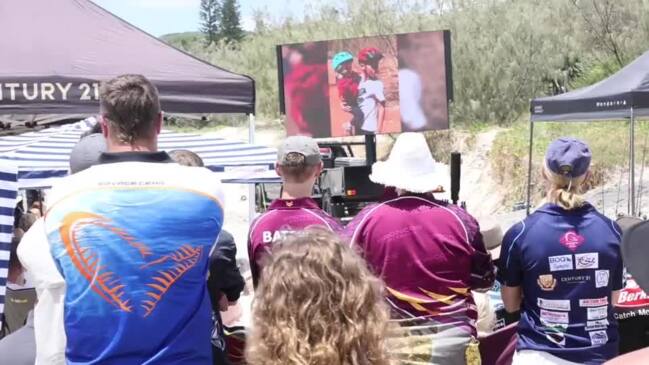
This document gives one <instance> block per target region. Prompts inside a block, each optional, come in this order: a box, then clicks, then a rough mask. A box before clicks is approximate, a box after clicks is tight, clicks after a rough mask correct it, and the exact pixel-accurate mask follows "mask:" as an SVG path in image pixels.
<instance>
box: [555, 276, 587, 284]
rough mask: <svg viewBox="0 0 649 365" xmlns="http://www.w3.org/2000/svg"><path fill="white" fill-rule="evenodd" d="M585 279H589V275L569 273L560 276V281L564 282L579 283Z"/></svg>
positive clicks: (585, 280)
mask: <svg viewBox="0 0 649 365" xmlns="http://www.w3.org/2000/svg"><path fill="white" fill-rule="evenodd" d="M587 281H590V275H571V276H564V277H562V278H561V282H562V283H566V284H581V283H585V282H587Z"/></svg>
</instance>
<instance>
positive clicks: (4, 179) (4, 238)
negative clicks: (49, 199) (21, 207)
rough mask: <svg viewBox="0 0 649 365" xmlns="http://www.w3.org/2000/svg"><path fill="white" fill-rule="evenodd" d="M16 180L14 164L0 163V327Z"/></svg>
mask: <svg viewBox="0 0 649 365" xmlns="http://www.w3.org/2000/svg"><path fill="white" fill-rule="evenodd" d="M17 180H18V176H17V171H16V168H15V167H14V166H11V165H5V164H2V165H0V327H2V321H3V316H2V314H3V313H4V303H5V293H6V290H7V276H8V274H9V252H10V248H11V238H12V236H13V228H14V207H15V206H16V195H17V190H18V183H17Z"/></svg>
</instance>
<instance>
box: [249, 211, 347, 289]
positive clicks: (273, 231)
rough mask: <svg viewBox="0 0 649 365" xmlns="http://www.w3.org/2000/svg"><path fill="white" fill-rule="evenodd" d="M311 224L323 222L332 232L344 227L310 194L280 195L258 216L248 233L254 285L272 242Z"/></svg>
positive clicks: (319, 224) (323, 225)
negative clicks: (292, 197) (288, 196)
mask: <svg viewBox="0 0 649 365" xmlns="http://www.w3.org/2000/svg"><path fill="white" fill-rule="evenodd" d="M310 226H322V227H325V228H327V229H329V230H331V231H333V232H339V231H341V230H342V226H341V224H340V223H339V222H338V221H337V220H335V219H334V218H332V217H331V216H330V215H329V214H327V213H325V211H323V210H322V209H320V207H319V206H318V203H316V202H315V200H313V199H311V198H300V199H292V200H288V199H277V200H275V201H273V202H272V203H271V205H270V207H269V208H268V211H266V212H265V213H264V214H262V215H260V216H259V217H257V219H255V221H254V222H253V223H252V226H251V228H250V234H249V236H248V258H249V260H250V270H251V272H252V279H253V283H254V285H255V286H257V282H258V281H259V275H260V273H261V270H262V266H263V262H264V259H265V257H266V256H267V255H268V254H269V253H270V249H271V246H272V244H273V242H276V241H278V240H281V239H282V238H284V237H286V235H287V234H290V233H292V232H295V231H299V230H303V229H305V228H307V227H310Z"/></svg>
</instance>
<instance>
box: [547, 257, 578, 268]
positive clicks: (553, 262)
mask: <svg viewBox="0 0 649 365" xmlns="http://www.w3.org/2000/svg"><path fill="white" fill-rule="evenodd" d="M548 262H549V263H550V271H562V270H572V269H573V264H572V255H561V256H550V257H548Z"/></svg>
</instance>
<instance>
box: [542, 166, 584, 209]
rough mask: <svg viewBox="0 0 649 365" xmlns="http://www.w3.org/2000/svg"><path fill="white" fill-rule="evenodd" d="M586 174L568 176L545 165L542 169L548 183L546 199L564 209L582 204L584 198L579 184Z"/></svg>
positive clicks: (582, 181) (574, 207)
mask: <svg viewBox="0 0 649 365" xmlns="http://www.w3.org/2000/svg"><path fill="white" fill-rule="evenodd" d="M586 176H587V174H584V175H582V176H579V177H575V178H570V177H567V176H563V175H559V174H556V173H554V172H552V171H550V170H549V169H548V168H547V167H545V168H544V169H543V177H545V179H546V180H547V181H548V183H549V184H550V188H549V189H548V194H547V200H548V202H549V203H552V204H556V205H558V206H560V207H561V208H563V209H565V210H572V209H576V208H579V207H581V206H583V205H584V204H585V203H586V200H585V199H584V197H583V196H582V195H581V186H582V184H583V183H584V180H586Z"/></svg>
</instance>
